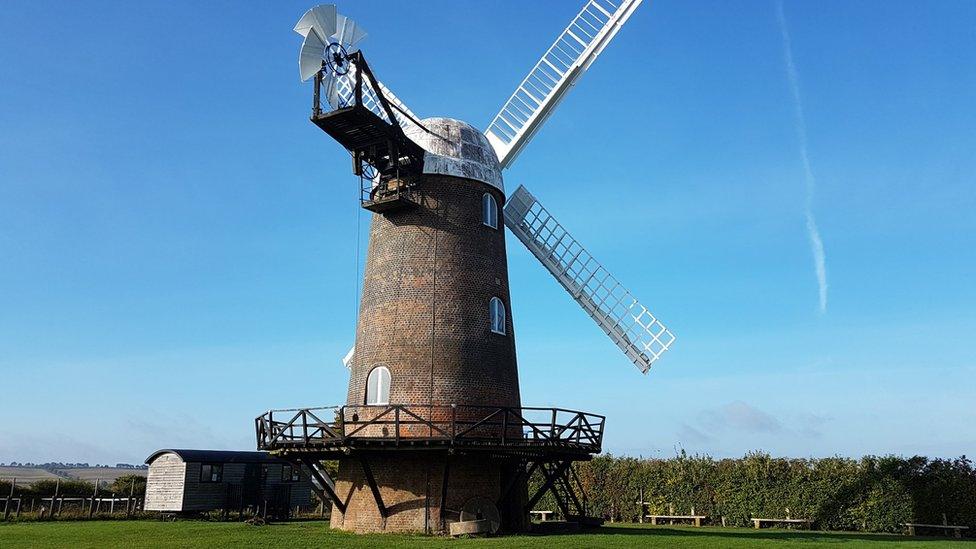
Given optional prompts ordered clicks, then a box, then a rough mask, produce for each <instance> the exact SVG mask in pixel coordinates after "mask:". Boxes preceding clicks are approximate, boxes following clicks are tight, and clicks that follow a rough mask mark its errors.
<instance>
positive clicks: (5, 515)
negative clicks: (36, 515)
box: [3, 477, 19, 520]
mask: <svg viewBox="0 0 976 549" xmlns="http://www.w3.org/2000/svg"><path fill="white" fill-rule="evenodd" d="M16 485H17V477H14V479H13V480H11V481H10V495H8V496H7V502H6V503H5V504H4V506H3V520H7V519H8V518H10V501H11V500H12V499H13V498H14V486H16ZM18 514H19V513H18Z"/></svg>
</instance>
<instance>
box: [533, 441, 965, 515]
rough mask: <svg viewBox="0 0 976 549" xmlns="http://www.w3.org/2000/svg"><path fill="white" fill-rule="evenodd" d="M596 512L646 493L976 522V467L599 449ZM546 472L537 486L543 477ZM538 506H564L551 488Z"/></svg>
mask: <svg viewBox="0 0 976 549" xmlns="http://www.w3.org/2000/svg"><path fill="white" fill-rule="evenodd" d="M575 467H576V472H577V473H578V475H579V477H580V480H581V482H582V485H583V488H584V490H585V492H586V494H587V504H588V511H589V514H590V515H593V516H600V517H603V518H605V519H607V520H614V521H630V522H636V521H637V520H638V515H639V508H638V505H637V504H636V501H637V498H638V494H640V492H641V490H643V494H644V501H647V502H651V503H650V505H649V511H650V512H651V513H654V514H669V512H670V510H671V509H672V508H673V509H674V512H675V513H677V514H685V513H687V512H689V511H690V509H691V508H692V507H694V509H695V512H696V513H698V514H703V515H707V516H708V517H709V518H708V522H710V523H711V524H721V521H722V517H724V518H725V521H726V524H728V525H730V526H748V525H750V524H751V521H750V519H751V518H752V517H762V518H782V517H785V515H786V509H789V512H790V515H791V516H792V517H793V518H805V519H810V520H812V521H813V522H814V527H815V528H819V529H825V530H860V531H867V532H899V531H902V530H904V527H903V526H902V524H903V523H906V522H917V523H926V524H942V521H943V514H945V519H946V520H947V521H948V523H949V524H958V525H965V526H969V527H970V532H972V531H973V530H974V529H976V471H974V469H973V463H972V461H970V460H968V459H966V457H965V456H963V457H961V458H959V459H954V460H947V459H931V460H930V459H927V458H924V457H918V456H916V457H911V458H904V457H894V456H886V457H874V456H868V457H864V458H861V459H859V460H855V459H849V458H840V457H835V458H823V459H786V458H772V457H770V456H769V455H768V454H763V453H752V454H747V455H746V456H745V457H743V458H740V459H720V460H715V459H712V458H710V457H702V456H688V455H686V454H682V455H679V456H677V457H675V458H672V459H665V460H662V459H635V458H628V457H614V456H610V455H607V456H599V457H596V458H595V459H593V461H590V462H582V463H577V464H576V465H575ZM541 483H542V478H541V476H540V475H538V474H536V475H534V476H533V478H532V480H531V485H532V486H533V487H537V486H539V485H541ZM536 509H552V510H557V509H558V507H556V504H555V501H554V500H552V498H551V495H547V496H546V497H545V498H543V499H542V500H541V501H540V502H539V503H538V504H537V505H536Z"/></svg>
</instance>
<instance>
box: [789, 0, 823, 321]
mask: <svg viewBox="0 0 976 549" xmlns="http://www.w3.org/2000/svg"><path fill="white" fill-rule="evenodd" d="M776 16H777V19H778V20H779V29H780V32H781V33H782V35H783V58H784V60H785V61H786V76H787V79H788V80H789V83H790V91H791V92H792V95H793V107H794V116H795V121H796V123H795V129H796V135H797V139H798V140H799V142H800V158H801V160H802V161H803V178H804V180H805V181H806V200H805V203H804V213H805V215H806V226H807V236H808V237H809V239H810V250H811V252H813V264H814V272H815V274H816V276H817V287H818V290H819V306H820V312H821V313H825V312H827V256H826V254H825V253H824V245H823V239H822V238H820V230H819V229H818V228H817V219H816V217H815V216H814V214H813V196H814V193H815V191H816V189H817V179H816V177H814V175H813V168H812V167H811V166H810V153H809V149H808V147H807V123H806V117H805V116H804V114H803V99H802V97H801V96H800V77H799V75H798V74H797V71H796V64H795V63H794V62H793V46H792V43H791V41H790V31H789V28H787V26H786V15H785V14H784V13H783V2H782V1H780V2H778V3H777V4H776Z"/></svg>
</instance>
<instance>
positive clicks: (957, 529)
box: [903, 522, 969, 538]
mask: <svg viewBox="0 0 976 549" xmlns="http://www.w3.org/2000/svg"><path fill="white" fill-rule="evenodd" d="M903 526H904V527H905V528H907V529H908V535H909V536H914V535H915V529H916V528H935V529H940V530H952V531H953V535H955V537H957V538H961V537H962V531H963V530H969V527H968V526H953V525H952V524H915V523H910V522H906V523H905V524H903ZM947 533H948V532H947Z"/></svg>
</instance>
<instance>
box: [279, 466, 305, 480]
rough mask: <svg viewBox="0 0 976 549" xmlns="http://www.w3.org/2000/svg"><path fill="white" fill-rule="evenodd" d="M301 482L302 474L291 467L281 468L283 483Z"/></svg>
mask: <svg viewBox="0 0 976 549" xmlns="http://www.w3.org/2000/svg"><path fill="white" fill-rule="evenodd" d="M299 480H301V473H300V472H299V471H298V469H296V468H294V467H292V466H291V465H282V466H281V482H298V481H299Z"/></svg>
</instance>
